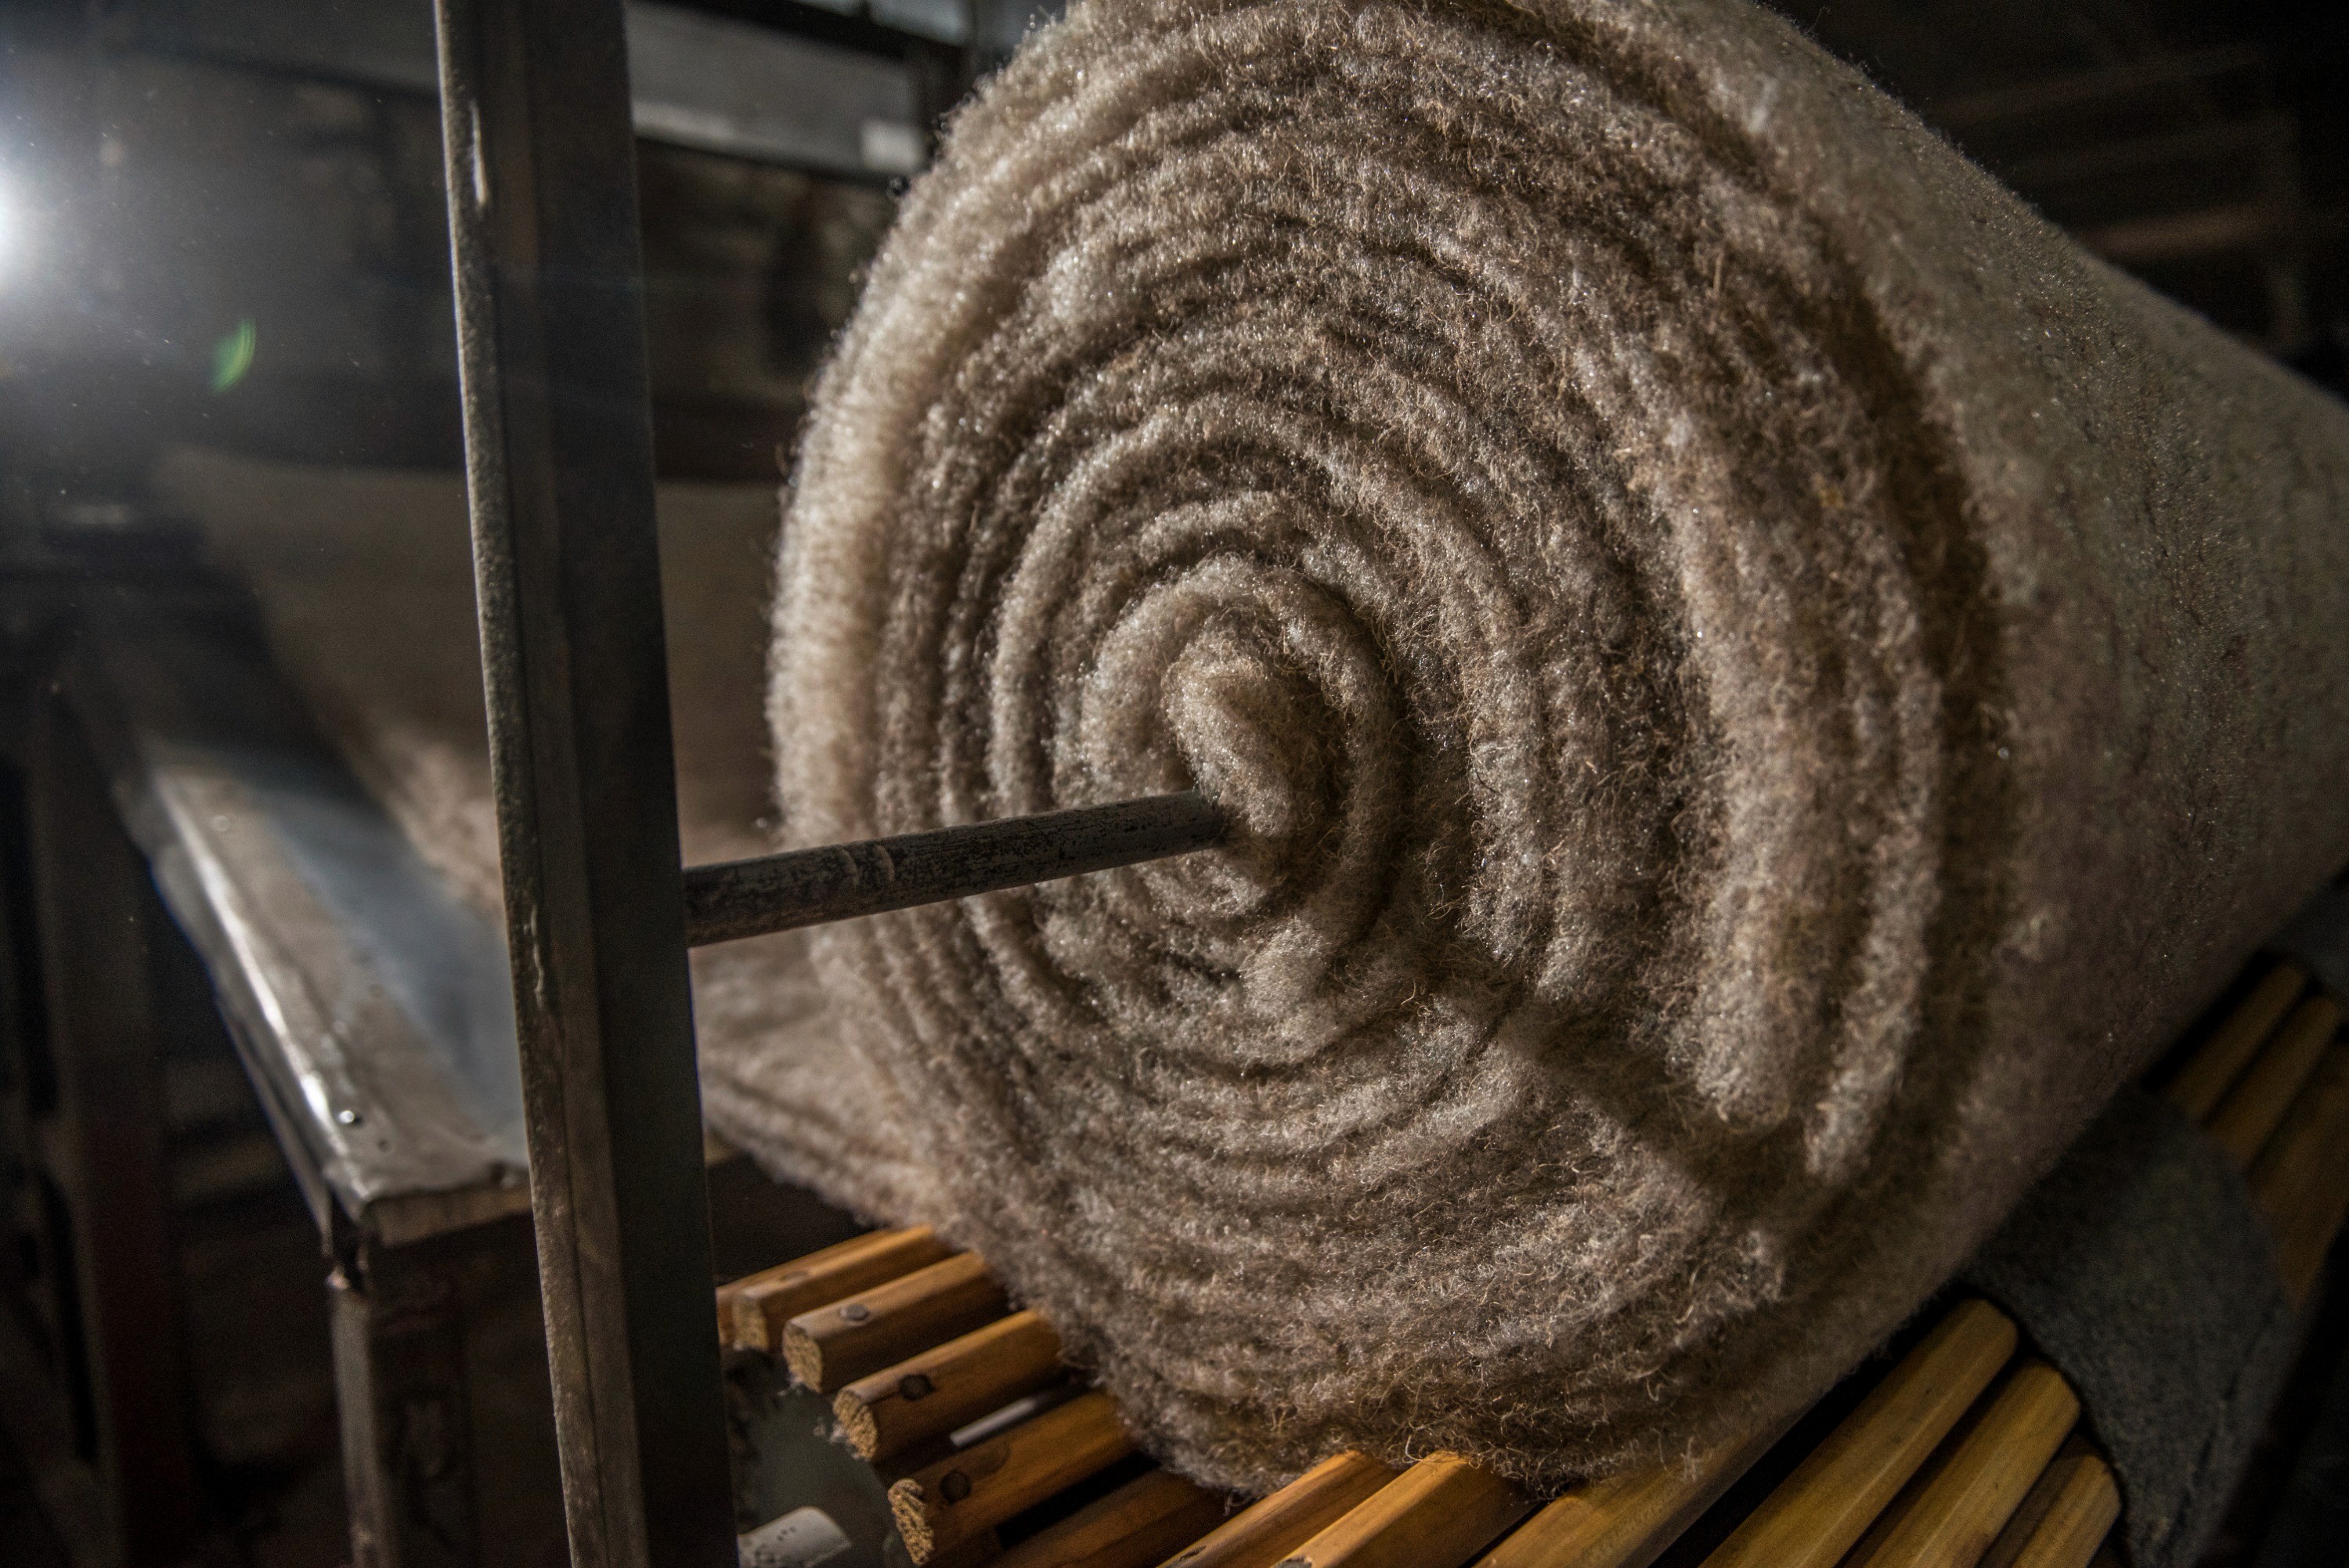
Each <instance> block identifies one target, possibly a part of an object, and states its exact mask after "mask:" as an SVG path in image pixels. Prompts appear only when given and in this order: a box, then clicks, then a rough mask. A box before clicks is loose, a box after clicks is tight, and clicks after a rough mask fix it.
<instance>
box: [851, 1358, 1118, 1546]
mask: <svg viewBox="0 0 2349 1568" xmlns="http://www.w3.org/2000/svg"><path fill="white" fill-rule="evenodd" d="M1132 1452H1133V1439H1132V1438H1130V1437H1128V1436H1127V1435H1126V1431H1125V1429H1124V1428H1123V1427H1122V1426H1120V1425H1119V1424H1118V1419H1117V1407H1116V1406H1115V1405H1114V1404H1112V1403H1111V1401H1110V1397H1109V1396H1108V1395H1106V1394H1083V1395H1080V1396H1079V1397H1077V1398H1074V1399H1071V1400H1070V1401H1069V1402H1068V1403H1067V1404H1065V1405H1059V1406H1055V1407H1054V1408H1051V1409H1050V1410H1047V1411H1045V1412H1044V1413H1043V1414H1042V1415H1040V1416H1038V1417H1037V1418H1035V1419H1034V1420H1031V1421H1023V1422H1022V1423H1020V1424H1019V1426H1017V1427H1014V1428H1012V1429H1010V1430H1009V1431H1008V1432H1004V1433H1002V1434H1000V1435H999V1436H997V1437H993V1438H989V1439H988V1440H987V1441H985V1442H983V1443H978V1444H976V1445H974V1446H972V1447H970V1448H968V1449H964V1450H963V1451H962V1452H961V1453H958V1454H952V1455H949V1456H948V1457H947V1458H945V1459H942V1460H937V1461H936V1462H935V1463H933V1464H930V1465H927V1466H926V1467H924V1468H923V1469H921V1470H916V1472H915V1473H913V1474H912V1475H909V1476H907V1477H905V1479H904V1480H900V1481H898V1482H897V1483H896V1484H895V1485H894V1486H892V1487H891V1488H890V1489H889V1511H890V1512H891V1514H893V1515H894V1516H895V1519H896V1522H897V1533H898V1534H899V1535H900V1536H902V1537H904V1538H905V1550H906V1552H907V1553H910V1554H911V1555H912V1557H913V1559H914V1561H915V1562H916V1563H928V1562H929V1561H930V1560H931V1559H932V1558H933V1557H935V1556H936V1555H938V1554H939V1553H945V1552H951V1551H953V1550H954V1549H955V1548H956V1547H958V1546H960V1545H961V1544H962V1543H963V1542H966V1541H968V1540H970V1539H971V1538H972V1537H973V1536H976V1535H977V1534H978V1533H979V1532H981V1531H986V1530H992V1529H994V1528H995V1527H996V1526H997V1525H999V1524H1000V1523H1002V1522H1004V1521H1005V1520H1007V1519H1009V1518H1010V1517H1011V1516H1012V1515H1013V1514H1015V1513H1018V1512H1019V1511H1021V1510H1023V1509H1027V1508H1031V1507H1033V1506H1035V1505H1036V1504H1037V1503H1040V1502H1041V1501H1044V1500H1045V1499H1046V1498H1048V1497H1050V1496H1051V1495H1052V1494H1053V1493H1054V1492H1056V1491H1060V1490H1061V1488H1062V1487H1065V1486H1073V1485H1075V1484H1076V1483H1077V1482H1078V1481H1081V1480H1084V1479H1085V1477H1087V1476H1089V1475H1092V1473H1093V1472H1094V1471H1096V1470H1101V1469H1102V1468H1103V1467H1104V1466H1107V1465H1112V1464H1115V1463H1116V1462H1117V1461H1118V1460H1122V1459H1123V1458H1124V1457H1125V1456H1126V1455H1128V1454H1130V1453H1132Z"/></svg>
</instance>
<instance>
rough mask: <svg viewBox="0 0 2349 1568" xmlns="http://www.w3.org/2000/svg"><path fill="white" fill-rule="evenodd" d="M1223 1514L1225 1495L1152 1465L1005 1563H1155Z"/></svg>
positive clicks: (1148, 1566) (1052, 1566)
mask: <svg viewBox="0 0 2349 1568" xmlns="http://www.w3.org/2000/svg"><path fill="white" fill-rule="evenodd" d="M1223 1520H1224V1500H1223V1499H1222V1498H1220V1497H1218V1496H1217V1495H1216V1494H1215V1493H1214V1492H1212V1491H1208V1490H1207V1489H1206V1488H1205V1487H1202V1486H1195V1485H1194V1484H1192V1483H1191V1482H1189V1481H1187V1480H1184V1479H1183V1478H1182V1477H1181V1476H1178V1475H1175V1474H1174V1473H1172V1472H1171V1471H1167V1470H1152V1471H1151V1472H1150V1473H1149V1474H1148V1475H1145V1476H1143V1477H1141V1478H1140V1479H1138V1480H1130V1481H1127V1482H1126V1483H1125V1484H1124V1485H1123V1486H1122V1487H1119V1488H1118V1489H1117V1490H1116V1491H1113V1492H1111V1493H1110V1494H1109V1495H1108V1496H1107V1497H1104V1498H1100V1499H1097V1500H1095V1501H1092V1502H1089V1503H1087V1504H1086V1505H1085V1506H1084V1507H1082V1508H1081V1509H1079V1510H1078V1511H1076V1512H1074V1513H1072V1514H1071V1515H1070V1516H1069V1517H1068V1518H1066V1519H1064V1520H1061V1522H1059V1523H1058V1524H1053V1525H1050V1526H1047V1527H1046V1528H1045V1529H1043V1530H1040V1531H1038V1532H1036V1533H1035V1534H1034V1535H1031V1536H1030V1537H1029V1538H1028V1539H1027V1540H1025V1541H1023V1542H1020V1543H1019V1545H1017V1546H1014V1547H1013V1548H1011V1549H1010V1550H1009V1552H1006V1553H1004V1554H1003V1555H1002V1556H1001V1557H1000V1558H999V1559H997V1561H998V1562H999V1563H1000V1564H1001V1565H1002V1568H1152V1565H1153V1564H1154V1563H1159V1562H1161V1561H1163V1560H1164V1558H1165V1556H1166V1554H1167V1553H1170V1552H1176V1551H1180V1550H1181V1549H1182V1548H1183V1547H1184V1546H1185V1545H1188V1544H1189V1543H1190V1542H1194V1541H1196V1540H1197V1539H1198V1538H1199V1537H1200V1536H1202V1535H1205V1534H1206V1532H1208V1531H1210V1530H1213V1529H1214V1528H1216V1525H1218V1524H1221V1523H1222V1522H1223Z"/></svg>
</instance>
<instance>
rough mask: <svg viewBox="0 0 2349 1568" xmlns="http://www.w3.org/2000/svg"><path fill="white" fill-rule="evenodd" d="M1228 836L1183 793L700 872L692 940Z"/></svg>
mask: <svg viewBox="0 0 2349 1568" xmlns="http://www.w3.org/2000/svg"><path fill="white" fill-rule="evenodd" d="M1224 832H1225V819H1224V814H1223V812H1222V811H1221V810H1217V809H1216V806H1215V805H1214V804H1213V803H1212V802H1211V801H1209V800H1208V799H1207V798H1206V796H1205V795H1202V794H1200V793H1199V792H1198V791H1197V790H1195V789H1186V790H1184V791H1183V792H1182V793H1180V794H1177V795H1152V796H1148V797H1146V798H1144V799H1140V800H1120V801H1117V802H1115V803H1113V804H1111V805H1107V806H1079V807H1076V808H1074V809H1073V810H1066V811H1045V812H1042V813H1040V814H1039V815H1037V816H1033V817H1009V818H1005V819H1004V820H1000V821H994V822H974V823H971V824H970V825H969V826H968V827H960V828H939V829H936V830H934V831H931V832H926V833H901V834H899V835H897V836H896V837H895V838H888V839H868V840H866V841H864V842H863V843H856V844H827V845H825V846H824V847H823V848H822V849H816V850H794V851H792V852H791V853H789V854H781V855H764V856H761V857H760V858H759V859H757V860H749V861H727V862H725V863H724V864H721V865H711V866H696V867H694V868H693V869H692V870H691V871H689V872H686V873H685V939H686V941H687V942H688V943H689V944H692V945H693V946H696V947H699V946H703V945H705V944H709V943H712V942H732V941H734V940H736V939H737V938H740V937H744V936H758V935H761V934H765V933H767V932H770V931H792V930H795V929H797V928H798V927H800V926H802V925H824V924H828V923H831V922H833V921H835V920H854V919H855V918H857V917H858V916H859V915H865V914H880V913H885V912H886V911H889V910H893V909H911V908H913V907H914V906H915V905H916V904H924V903H943V902H945V901H946V900H947V899H954V898H968V897H970V896H971V895H972V894H974V893H982V892H998V891H999V890H1000V889H1003V888H1009V887H1025V886H1027V885H1028V884H1030V883H1031V882H1052V881H1055V880H1057V879H1059V878H1061V877H1072V876H1081V875H1082V874H1083V873H1084V872H1105V871H1109V870H1111V869H1112V868H1113V867H1116V866H1130V865H1133V864H1135V863H1137V862H1139V861H1154V860H1159V859H1162V858H1164V856H1167V855H1179V854H1185V853H1187V852H1189V851H1193V850H1204V849H1209V848H1212V847H1213V846H1214V845H1216V844H1217V843H1219V842H1221V841H1222V840H1223V837H1224Z"/></svg>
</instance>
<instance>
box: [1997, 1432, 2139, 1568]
mask: <svg viewBox="0 0 2349 1568" xmlns="http://www.w3.org/2000/svg"><path fill="white" fill-rule="evenodd" d="M2120 1514H2121V1489H2120V1483H2119V1482H2118V1481H2116V1480H2114V1479H2113V1467H2112V1466H2110V1465H2108V1464H2106V1462H2105V1461H2104V1460H2103V1458H2102V1457H2101V1456H2100V1455H2098V1454H2097V1453H2096V1451H2095V1449H2093V1448H2091V1447H2090V1446H2089V1444H2088V1442H2087V1440H2086V1439H2084V1438H2082V1437H2080V1436H2079V1435H2078V1434H2077V1433H2075V1434H2074V1435H2073V1436H2072V1437H2071V1438H2070V1439H2068V1440H2067V1441H2066V1442H2065V1443H2064V1448H2063V1451H2062V1452H2060V1453H2058V1454H2057V1455H2056V1456H2055V1460H2054V1463H2052V1464H2050V1465H2049V1466H2048V1467H2047V1469H2046V1470H2045V1471H2044V1473H2042V1474H2041V1476H2040V1478H2039V1482H2038V1484H2037V1485H2036V1486H2033V1488H2032V1489H2031V1492H2030V1495H2029V1496H2027V1497H2025V1498H2024V1499H2023V1506H2022V1507H2020V1508H2018V1509H2016V1510H2015V1511H2014V1517H2013V1519H2011V1520H2009V1521H2008V1522H2007V1525H2006V1528H2005V1529H2004V1530H2002V1531H2001V1532H1999V1536H1998V1539H1997V1540H1996V1541H1993V1542H1991V1547H1990V1551H1989V1552H1988V1553H1986V1554H1985V1555H1984V1556H1983V1558H1982V1568H2088V1564H2089V1563H2091V1562H2093V1561H2095V1556H2096V1552H2097V1549H2098V1548H2099V1547H2100V1546H2102V1545H2103V1544H2104V1540H2105V1537H2106V1536H2107V1535H2109V1534H2111V1533H2112V1528H2113V1523H2114V1522H2115V1521H2116V1520H2117V1519H2119V1518H2120Z"/></svg>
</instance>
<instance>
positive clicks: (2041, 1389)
mask: <svg viewBox="0 0 2349 1568" xmlns="http://www.w3.org/2000/svg"><path fill="white" fill-rule="evenodd" d="M2079 1419H2080V1400H2079V1397H2078V1396H2077V1395H2075V1394H2074V1393H2073V1392H2072V1386H2071V1385H2070V1384H2068V1383H2066V1382H2064V1377H2063V1375H2062V1374H2061V1373H2059V1372H2057V1371H2056V1370H2055V1368H2054V1367H2050V1366H2049V1365H2047V1363H2045V1362H2044V1361H2042V1360H2039V1359H2038V1358H2036V1357H2032V1358H2029V1359H2026V1360H2024V1361H2023V1363H2022V1364H2020V1365H2019V1366H2017V1367H2014V1368H2013V1370H2012V1371H2010V1372H2009V1373H2008V1374H2007V1375H2006V1376H2005V1377H2003V1378H2002V1379H2001V1380H2000V1382H1999V1386H1998V1387H1997V1389H1996V1391H1995V1392H1993V1393H1992V1396H1991V1398H1989V1399H1988V1400H1987V1401H1986V1402H1985V1403H1984V1404H1983V1405H1982V1407H1981V1408H1978V1409H1977V1410H1975V1411H1974V1412H1973V1413H1972V1415H1971V1417H1970V1418H1969V1420H1968V1422H1967V1426H1966V1429H1964V1430H1963V1431H1962V1433H1961V1435H1960V1436H1959V1438H1958V1439H1957V1440H1956V1442H1955V1443H1953V1444H1952V1445H1951V1447H1950V1449H1948V1450H1947V1451H1946V1452H1944V1453H1942V1454H1940V1455H1939V1456H1938V1457H1936V1459H1935V1460H1934V1461H1933V1463H1932V1466H1931V1468H1930V1469H1929V1470H1927V1471H1926V1472H1925V1473H1924V1474H1923V1475H1922V1476H1920V1478H1919V1480H1918V1485H1917V1487H1916V1488H1915V1490H1914V1491H1911V1492H1910V1493H1909V1495H1908V1496H1906V1497H1904V1498H1903V1499H1902V1500H1901V1506H1900V1507H1899V1509H1898V1510H1897V1511H1896V1512H1895V1513H1894V1514H1893V1515H1892V1516H1890V1517H1889V1518H1888V1519H1887V1521H1886V1522H1885V1528H1883V1529H1882V1531H1881V1532H1880V1533H1872V1534H1871V1537H1870V1539H1869V1540H1868V1542H1866V1543H1865V1544H1864V1545H1863V1548H1862V1550H1860V1551H1857V1552H1855V1553H1852V1555H1851V1557H1850V1559H1849V1560H1848V1565H1849V1568H1974V1565H1975V1564H1976V1563H1980V1562H1981V1561H1982V1553H1985V1552H1987V1551H1989V1550H1990V1546H1991V1542H1993V1541H1996V1540H1997V1539H1998V1535H1999V1532H2001V1531H2002V1530H2004V1529H2005V1528H2006V1523H2007V1521H2008V1520H2010V1519H2012V1518H2013V1517H2014V1512H2015V1510H2016V1509H2018V1508H2019V1507H2021V1506H2022V1504H2023V1499H2024V1498H2025V1497H2026V1496H2028V1495H2029V1494H2030V1491H2031V1489H2032V1487H2033V1484H2034V1483H2035V1482H2037V1480H2039V1477H2040V1473H2041V1472H2042V1471H2044V1470H2046V1469H2047V1466H2048V1461H2049V1460H2053V1459H2054V1457H2055V1450H2056V1449H2060V1448H2062V1447H2063V1446H2064V1439H2065V1438H2067V1437H2069V1436H2070V1435H2071V1433H2072V1429H2073V1427H2074V1426H2075V1425H2076V1424H2077V1423H2078V1421H2079Z"/></svg>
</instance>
